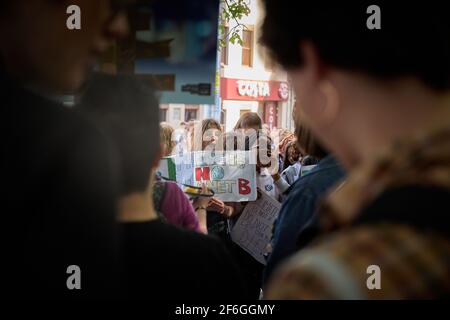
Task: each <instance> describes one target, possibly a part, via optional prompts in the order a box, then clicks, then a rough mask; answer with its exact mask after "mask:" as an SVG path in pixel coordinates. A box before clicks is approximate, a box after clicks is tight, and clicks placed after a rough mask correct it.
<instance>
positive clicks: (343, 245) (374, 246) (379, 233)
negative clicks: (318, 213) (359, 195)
mask: <svg viewBox="0 0 450 320" xmlns="http://www.w3.org/2000/svg"><path fill="white" fill-rule="evenodd" d="M449 258H450V242H449V241H448V240H447V239H445V238H443V237H439V236H437V235H435V234H430V233H423V232H418V231H417V230H415V229H414V228H411V227H409V226H404V225H399V224H374V225H370V226H369V225H367V226H359V227H354V228H351V229H348V230H345V231H344V230H343V231H339V232H336V233H334V234H331V235H329V236H326V237H323V238H321V239H319V240H318V241H316V242H315V243H313V245H312V246H310V247H309V248H307V249H305V250H302V251H300V252H299V253H297V254H296V255H294V256H293V257H292V258H291V259H289V260H288V261H287V262H286V263H285V264H284V265H283V266H282V267H281V268H280V269H279V270H278V271H277V272H276V273H275V274H274V277H273V278H272V279H271V282H270V285H269V288H268V297H269V298H274V299H411V298H416V299H417V298H421V299H425V298H437V297H442V296H443V295H445V294H448V292H449V291H450V283H449V282H448V281H447V280H448V279H449V278H450V265H449V261H450V259H449ZM373 266H375V268H377V269H378V270H379V272H380V277H381V289H380V290H370V289H369V288H368V285H367V283H368V281H369V280H368V279H369V277H370V276H371V274H372V272H373V268H374V267H373ZM446 279H447V280H446Z"/></svg>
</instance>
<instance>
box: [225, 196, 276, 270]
mask: <svg viewBox="0 0 450 320" xmlns="http://www.w3.org/2000/svg"><path fill="white" fill-rule="evenodd" d="M280 209H281V203H279V202H278V201H276V200H275V199H273V198H271V197H270V196H268V195H267V194H266V193H264V192H261V193H260V196H259V199H258V200H256V201H254V202H250V203H248V204H247V206H246V207H245V209H244V211H243V212H242V214H241V216H240V217H239V219H238V221H237V222H236V224H235V225H234V227H233V229H232V230H231V239H232V240H233V241H234V242H235V243H237V244H238V245H239V246H240V247H241V248H242V249H244V250H245V251H247V252H248V253H249V254H250V255H251V256H252V257H253V258H255V259H256V260H258V261H259V262H260V263H262V264H264V265H265V264H266V259H265V257H264V254H265V253H266V248H267V245H268V244H269V242H270V239H271V237H272V226H273V223H274V221H275V219H276V218H277V216H278V213H279V211H280Z"/></svg>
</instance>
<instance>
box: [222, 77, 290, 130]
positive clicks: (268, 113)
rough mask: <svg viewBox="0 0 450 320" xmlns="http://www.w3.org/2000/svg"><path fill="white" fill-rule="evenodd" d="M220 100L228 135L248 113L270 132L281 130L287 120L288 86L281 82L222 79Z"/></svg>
mask: <svg viewBox="0 0 450 320" xmlns="http://www.w3.org/2000/svg"><path fill="white" fill-rule="evenodd" d="M220 85H221V88H220V92H221V99H222V111H223V114H224V122H225V127H226V130H227V131H230V130H232V129H233V127H234V125H235V124H236V122H237V120H238V119H239V117H240V116H241V115H242V114H243V113H245V112H257V113H258V114H259V115H260V117H261V119H262V120H263V122H264V123H265V124H267V125H268V126H269V127H270V128H271V129H274V128H278V127H280V126H281V123H282V118H284V117H286V116H287V110H288V108H287V103H288V101H289V86H288V83H287V82H282V81H259V80H244V79H231V78H221V84H220Z"/></svg>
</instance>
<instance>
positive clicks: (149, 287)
mask: <svg viewBox="0 0 450 320" xmlns="http://www.w3.org/2000/svg"><path fill="white" fill-rule="evenodd" d="M77 108H78V109H79V110H80V111H82V113H83V114H85V115H86V117H88V118H89V119H91V120H92V121H93V122H94V123H95V124H96V125H97V126H98V127H99V128H100V129H101V131H102V132H103V133H104V134H105V135H106V136H107V137H108V138H109V139H110V140H111V142H112V144H113V145H114V147H116V149H117V153H118V155H119V159H120V165H121V169H122V170H121V171H122V181H123V183H122V189H121V196H120V201H119V214H118V221H119V222H120V226H121V228H122V232H123V239H122V242H121V248H122V257H121V258H122V259H121V263H122V265H123V272H122V275H121V279H120V280H121V282H122V286H123V289H122V290H123V292H124V294H125V295H126V296H127V297H131V298H151V299H158V300H165V299H186V297H189V299H225V298H228V297H230V296H233V297H236V296H237V297H238V299H239V298H242V297H245V295H246V288H245V287H244V285H243V281H242V277H241V276H240V272H239V270H238V268H237V266H236V264H235V263H234V260H233V258H232V257H231V256H230V254H229V252H228V251H227V250H226V248H225V246H224V245H223V243H221V242H220V241H219V240H217V239H215V238H213V237H209V236H206V235H203V234H199V233H195V232H190V231H187V230H182V229H179V228H177V227H174V226H172V225H170V224H168V223H165V222H164V221H162V220H161V219H160V218H159V215H158V213H157V212H156V210H155V207H154V204H153V197H151V196H150V195H151V194H152V193H153V186H154V184H153V180H154V179H155V175H154V174H153V170H152V167H156V166H157V165H158V163H159V160H160V153H159V152H160V151H159V126H158V122H157V121H158V119H157V117H155V116H154V115H155V114H156V110H157V108H158V101H157V100H156V99H155V97H154V95H153V93H152V92H151V91H149V89H148V87H147V86H145V85H144V84H142V83H140V82H138V81H137V80H136V79H135V78H133V77H130V76H120V77H113V76H106V75H97V76H96V77H94V78H93V79H92V80H91V82H90V84H89V86H88V88H87V91H86V92H85V93H84V96H83V98H82V101H81V105H80V106H77ZM155 138H156V139H155ZM206 200H207V201H209V199H206ZM207 201H206V202H207ZM216 273H219V274H220V275H221V281H220V282H217V281H215V282H214V281H211V280H210V279H211V278H213V277H214V276H215V275H216ZM241 290H242V291H241Z"/></svg>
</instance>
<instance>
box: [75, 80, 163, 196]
mask: <svg viewBox="0 0 450 320" xmlns="http://www.w3.org/2000/svg"><path fill="white" fill-rule="evenodd" d="M77 108H78V109H79V110H80V111H81V112H83V113H84V114H85V115H86V116H87V117H88V118H90V119H91V120H92V121H93V122H94V124H95V125H96V126H97V127H98V128H99V129H100V130H101V131H102V132H103V133H104V134H105V135H106V136H107V137H108V138H109V139H110V140H111V141H112V143H113V144H114V145H115V146H116V148H117V151H118V153H119V162H120V168H121V171H122V179H123V181H122V182H123V190H122V195H127V194H131V193H133V192H142V191H145V190H146V188H147V186H148V183H149V178H150V172H151V168H152V167H154V166H155V165H156V164H157V163H158V162H159V160H160V147H161V146H160V138H159V137H160V127H159V119H158V108H159V104H158V100H157V99H156V97H155V95H154V92H153V91H152V90H151V89H150V88H149V87H148V86H147V85H145V84H143V83H141V82H140V81H138V80H137V79H136V78H135V77H133V76H125V75H121V76H110V75H105V74H95V75H94V76H93V77H92V79H90V81H89V82H88V84H87V87H86V91H85V92H84V93H83V95H82V98H81V102H80V104H79V106H78V107H77Z"/></svg>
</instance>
